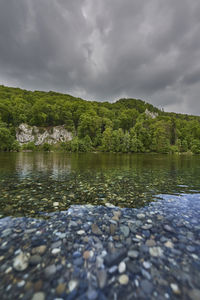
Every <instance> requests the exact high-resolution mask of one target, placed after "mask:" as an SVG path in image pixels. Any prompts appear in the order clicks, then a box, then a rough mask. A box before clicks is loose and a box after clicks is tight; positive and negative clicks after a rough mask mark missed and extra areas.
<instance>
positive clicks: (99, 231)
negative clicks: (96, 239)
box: [92, 224, 102, 235]
mask: <svg viewBox="0 0 200 300" xmlns="http://www.w3.org/2000/svg"><path fill="white" fill-rule="evenodd" d="M92 233H93V234H96V235H101V234H102V231H101V229H99V227H98V226H97V224H92Z"/></svg>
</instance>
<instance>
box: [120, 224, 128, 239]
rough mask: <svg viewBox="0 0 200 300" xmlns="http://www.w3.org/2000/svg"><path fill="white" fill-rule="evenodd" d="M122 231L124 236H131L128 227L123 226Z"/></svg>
mask: <svg viewBox="0 0 200 300" xmlns="http://www.w3.org/2000/svg"><path fill="white" fill-rule="evenodd" d="M120 231H121V232H122V234H123V235H124V236H125V237H126V238H127V237H128V236H129V233H130V230H129V227H128V226H125V225H121V226H120Z"/></svg>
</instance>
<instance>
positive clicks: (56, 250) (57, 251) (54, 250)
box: [51, 248, 60, 255]
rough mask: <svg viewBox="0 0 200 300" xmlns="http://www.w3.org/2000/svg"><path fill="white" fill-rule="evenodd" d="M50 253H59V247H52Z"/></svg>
mask: <svg viewBox="0 0 200 300" xmlns="http://www.w3.org/2000/svg"><path fill="white" fill-rule="evenodd" d="M51 253H52V254H53V255H57V254H58V253H60V248H54V249H53V250H52V251H51Z"/></svg>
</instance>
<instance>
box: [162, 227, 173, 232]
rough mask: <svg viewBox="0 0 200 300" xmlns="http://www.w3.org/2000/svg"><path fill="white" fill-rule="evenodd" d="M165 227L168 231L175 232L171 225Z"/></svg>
mask: <svg viewBox="0 0 200 300" xmlns="http://www.w3.org/2000/svg"><path fill="white" fill-rule="evenodd" d="M164 229H165V230H166V231H168V232H174V228H172V227H171V226H169V225H164Z"/></svg>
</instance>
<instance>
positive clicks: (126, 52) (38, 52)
mask: <svg viewBox="0 0 200 300" xmlns="http://www.w3.org/2000/svg"><path fill="white" fill-rule="evenodd" d="M199 15H200V2H199V0H176V1H174V0H168V1H165V0H149V1H146V0H140V1H136V0H123V1H121V0H107V1H105V0H95V1H94V0H76V1H71V0H18V1H16V0H9V1H8V0H1V1H0V82H1V83H3V84H7V85H10V86H19V87H23V88H27V89H32V90H34V89H40V90H56V91H61V92H66V93H71V94H73V95H75V96H76V95H77V96H80V97H82V98H86V99H94V100H99V101H102V100H108V101H113V100H116V99H118V98H120V97H135V98H140V99H144V100H146V101H149V102H151V103H152V104H154V105H156V106H159V107H163V108H164V109H165V110H173V111H177V112H186V113H194V114H200V99H199V95H200V19H199Z"/></svg>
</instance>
